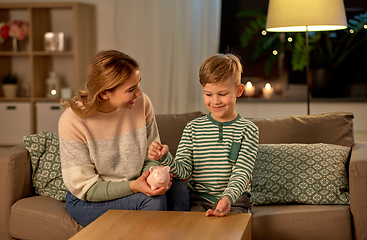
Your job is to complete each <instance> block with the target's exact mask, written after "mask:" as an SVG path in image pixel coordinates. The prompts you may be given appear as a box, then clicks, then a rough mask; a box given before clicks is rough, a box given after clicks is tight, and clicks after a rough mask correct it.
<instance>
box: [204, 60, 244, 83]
mask: <svg viewBox="0 0 367 240" xmlns="http://www.w3.org/2000/svg"><path fill="white" fill-rule="evenodd" d="M241 73H242V65H241V61H240V59H239V58H238V57H237V56H235V55H233V54H231V53H226V54H223V53H218V54H215V55H213V56H211V57H209V58H208V59H206V60H205V61H204V62H203V64H202V65H201V67H200V71H199V81H200V84H201V85H202V86H205V84H207V83H219V82H221V81H226V80H228V79H230V80H231V81H233V83H235V84H236V85H239V84H241Z"/></svg>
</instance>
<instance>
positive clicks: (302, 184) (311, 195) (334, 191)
mask: <svg viewBox="0 0 367 240" xmlns="http://www.w3.org/2000/svg"><path fill="white" fill-rule="evenodd" d="M349 152H350V147H345V146H340V145H333V144H324V143H316V144H300V143H294V144H260V145H259V150H258V154H257V157H256V161H255V165H254V169H253V180H252V190H251V201H252V203H253V204H254V205H268V204H315V205H319V204H349V192H348V178H347V173H346V170H345V165H346V162H347V159H348V155H349Z"/></svg>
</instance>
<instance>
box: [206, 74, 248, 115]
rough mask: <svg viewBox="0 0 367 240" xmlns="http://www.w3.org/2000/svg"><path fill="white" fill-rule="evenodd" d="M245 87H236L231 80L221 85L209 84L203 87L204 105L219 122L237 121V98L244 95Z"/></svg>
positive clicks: (220, 83)
mask: <svg viewBox="0 0 367 240" xmlns="http://www.w3.org/2000/svg"><path fill="white" fill-rule="evenodd" d="M243 89H244V85H243V84H240V85H238V86H236V84H235V83H233V81H231V80H230V79H228V80H226V81H222V82H219V83H215V84H214V83H207V84H205V86H203V91H204V103H205V106H206V108H207V109H208V110H209V111H210V113H211V116H212V117H213V118H214V119H215V120H217V121H218V122H227V121H231V120H233V119H235V118H236V117H237V113H236V111H235V109H234V108H235V104H236V100H237V97H240V96H241V95H242V93H243Z"/></svg>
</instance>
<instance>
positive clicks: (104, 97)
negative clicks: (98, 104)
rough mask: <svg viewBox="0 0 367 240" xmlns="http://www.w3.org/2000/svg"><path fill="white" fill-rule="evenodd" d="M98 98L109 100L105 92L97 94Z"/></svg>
mask: <svg viewBox="0 0 367 240" xmlns="http://www.w3.org/2000/svg"><path fill="white" fill-rule="evenodd" d="M99 96H100V97H101V98H103V99H104V100H107V99H108V98H109V95H108V92H107V91H102V92H100V93H99Z"/></svg>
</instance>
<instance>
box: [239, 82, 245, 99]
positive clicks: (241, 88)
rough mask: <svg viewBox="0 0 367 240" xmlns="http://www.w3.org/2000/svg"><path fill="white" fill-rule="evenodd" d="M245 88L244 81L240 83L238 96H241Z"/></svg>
mask: <svg viewBox="0 0 367 240" xmlns="http://www.w3.org/2000/svg"><path fill="white" fill-rule="evenodd" d="M244 90H245V85H243V84H242V83H241V84H240V85H238V88H237V97H241V96H242V94H243V91H244Z"/></svg>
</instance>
